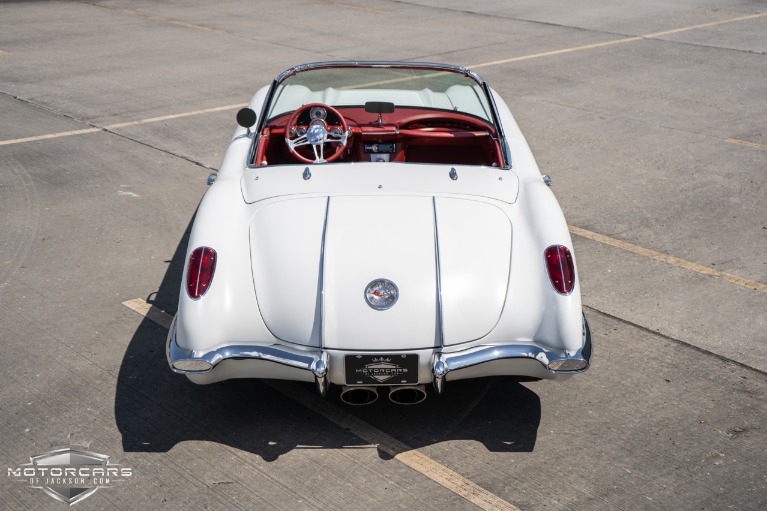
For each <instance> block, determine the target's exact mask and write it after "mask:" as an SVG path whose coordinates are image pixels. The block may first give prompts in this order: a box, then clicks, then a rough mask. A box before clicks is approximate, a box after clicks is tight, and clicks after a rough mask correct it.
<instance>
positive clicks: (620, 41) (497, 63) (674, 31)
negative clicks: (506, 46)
mask: <svg viewBox="0 0 767 511" xmlns="http://www.w3.org/2000/svg"><path fill="white" fill-rule="evenodd" d="M765 16H767V12H762V13H758V14H751V15H749V16H740V17H738V18H729V19H726V20H719V21H712V22H710V23H700V24H698V25H690V26H687V27H680V28H675V29H672V30H664V31H662V32H653V33H652V34H645V35H641V36H635V37H625V38H622V39H613V40H611V41H604V42H601V43H594V44H584V45H583V46H575V47H572V48H563V49H561V50H552V51H546V52H542V53H534V54H532V55H523V56H520V57H512V58H509V59H503V60H493V61H491V62H483V63H481V64H474V65H471V66H467V67H468V68H469V69H479V68H483V67H490V66H500V65H503V64H510V63H512V62H520V61H523V60H530V59H537V58H541V57H551V56H554V55H562V54H565V53H572V52H576V51H583V50H592V49H594V48H602V47H605V46H614V45H616V44H625V43H633V42H636V41H642V40H644V39H654V38H658V37H663V36H666V35H670V34H677V33H679V32H687V31H689V30H697V29H700V28H708V27H715V26H718V25H726V24H728V23H736V22H738V21H745V20H752V19H756V18H763V17H765Z"/></svg>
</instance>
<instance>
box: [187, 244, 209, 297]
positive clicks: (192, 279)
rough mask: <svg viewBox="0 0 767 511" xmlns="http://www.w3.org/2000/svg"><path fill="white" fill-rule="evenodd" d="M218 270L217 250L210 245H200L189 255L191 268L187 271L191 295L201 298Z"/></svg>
mask: <svg viewBox="0 0 767 511" xmlns="http://www.w3.org/2000/svg"><path fill="white" fill-rule="evenodd" d="M215 271H216V251H215V250H213V249H212V248H209V247H199V248H196V249H194V252H192V254H191V255H190V256H189V269H188V270H187V273H186V289H187V291H189V296H191V297H192V298H199V297H201V296H202V295H204V294H205V292H206V291H207V290H208V288H209V287H210V282H211V281H212V280H213V273H214V272H215Z"/></svg>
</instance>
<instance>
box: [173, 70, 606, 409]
mask: <svg viewBox="0 0 767 511" xmlns="http://www.w3.org/2000/svg"><path fill="white" fill-rule="evenodd" d="M410 68H414V69H417V70H419V71H416V72H417V73H422V72H423V71H424V70H425V71H427V72H428V73H429V74H426V75H423V74H419V75H418V77H419V79H422V80H425V81H426V83H428V80H430V79H431V78H430V77H432V76H435V75H436V73H442V74H447V73H456V77H455V79H456V80H457V81H460V80H464V81H465V80H466V79H470V80H473V81H474V82H476V83H472V84H470V85H471V86H467V87H464V86H463V85H460V86H459V85H455V86H450V87H448V89H447V90H445V91H435V90H430V89H417V90H415V89H408V88H407V87H405V88H403V89H402V90H400V89H398V87H400V86H399V85H398V84H397V83H392V84H389V85H384V86H381V85H379V84H377V83H375V82H374V83H373V85H372V86H371V87H367V86H366V84H364V83H363V84H362V85H356V86H354V87H350V88H348V89H346V88H344V87H337V86H333V87H326V88H320V89H318V90H313V89H311V87H309V88H307V87H304V88H303V89H302V88H301V87H303V86H302V85H291V78H292V77H296V76H301V77H303V76H304V75H301V73H317V72H318V71H317V70H328V69H329V70H331V71H330V72H331V73H332V72H336V70H338V69H340V70H342V71H343V72H344V73H347V72H348V73H354V72H356V70H357V69H359V70H361V71H360V72H367V71H364V70H369V69H374V70H381V72H389V71H386V70H390V69H394V70H401V69H404V70H408V69H410ZM339 72H341V71H339ZM458 75H460V76H458ZM305 76H306V77H307V78H306V79H307V80H308V79H309V78H311V77H312V76H313V75H311V74H306V75H305ZM323 76H324V75H323ZM331 76H334V75H331ZM383 76H386V75H383ZM440 76H441V75H440ZM448 76H451V75H448ZM302 79H303V78H302ZM449 79H452V78H450V77H449V78H448V80H449ZM406 80H408V78H407V77H405V78H403V79H402V81H406ZM362 81H363V82H364V80H362ZM383 81H386V80H383ZM389 81H391V82H397V80H396V79H394V80H389ZM381 87H383V88H381ZM472 87H473V88H472ZM304 89H306V90H304ZM310 89H311V90H310ZM481 93H484V94H485V95H486V96H485V97H483V98H481V101H482V103H481V104H480V103H476V98H475V97H471V98H469V97H468V96H466V100H465V101H464V96H465V95H467V94H468V95H471V94H475V95H476V94H481ZM371 101H372V102H390V103H393V104H394V105H396V108H397V111H398V112H399V113H398V114H397V115H400V116H405V115H406V114H407V115H409V113H408V112H413V113H415V112H417V113H419V115H420V116H421V117H424V115H426V114H428V115H432V116H433V117H434V119H431V118H430V119H429V120H428V122H431V123H432V124H424V123H423V122H421V121H419V122H413V123H410V124H408V126H407V127H406V126H404V125H398V124H397V123H396V122H394V123H393V124H391V125H388V124H387V121H386V119H387V115H391V116H394V115H395V114H393V113H390V114H387V113H381V110H384V111H385V112H386V111H388V110H387V107H386V106H384V107H380V106H378V107H377V106H375V104H373V103H369V104H368V102H371ZM461 101H464V102H463V104H465V105H468V106H467V108H466V109H465V110H461V111H458V110H457V108H458V107H457V106H455V105H456V104H459V103H461ZM278 102H280V103H279V105H280V107H279V108H282V107H285V108H287V107H289V108H288V110H291V109H295V108H298V109H299V110H300V108H301V105H305V104H307V103H311V104H314V103H321V104H323V105H328V106H330V108H328V109H325V108H321V109H322V110H327V111H325V117H322V121H323V123H324V124H325V131H326V132H328V133H327V137H325V138H324V139H322V144H317V145H315V146H313V147H312V149H313V150H316V149H318V148H323V149H324V148H327V149H324V150H326V151H332V150H333V145H332V144H331V143H330V142H331V141H334V139H332V138H331V137H332V134H330V131H331V130H330V123H331V122H332V119H334V117H333V112H332V109H333V108H337V112H340V113H341V114H342V115H343V116H344V117H346V116H347V114H346V113H347V112H353V113H354V115H356V118H357V119H359V118H362V117H365V114H363V113H361V112H362V111H361V109H360V108H361V107H359V105H362V104H363V103H364V104H366V108H365V112H368V113H369V114H370V118H369V119H368V118H367V117H365V119H367V121H365V122H352V121H351V120H349V119H347V121H348V124H349V131H348V133H350V136H349V137H348V139H347V138H346V137H345V136H344V135H343V134H341V135H339V133H341V129H340V128H341V121H338V123H339V126H338V128H339V129H337V130H336V132H335V133H336V136H337V137H339V140H340V138H343V142H340V141H339V142H337V145H338V147H337V150H338V152H339V153H340V157H339V158H338V161H336V162H333V163H326V162H324V161H321V160H322V156H321V154H322V151H319V153H318V152H317V151H315V153H314V155H315V156H316V159H317V160H320V161H314V162H312V163H302V162H295V161H290V159H289V157H287V156H284V158H285V160H284V161H277V162H275V161H274V160H275V158H276V159H277V160H280V159H281V158H283V153H286V150H285V149H284V148H283V147H282V145H281V144H284V141H282V140H279V141H278V140H272V139H276V138H279V137H278V136H277V135H273V133H277V132H279V130H280V126H283V128H282V132H283V137H285V136H287V137H288V138H291V137H292V136H293V135H294V134H295V132H296V131H297V132H298V133H300V132H301V131H302V130H303V126H304V125H303V124H300V123H301V122H302V121H301V116H302V115H303V116H306V115H307V114H306V113H305V112H303V111H301V113H300V114H299V115H298V116H297V117H295V122H296V124H295V126H293V127H297V128H298V130H294V129H292V128H291V126H287V125H286V124H285V123H286V122H287V123H290V119H287V120H286V119H285V117H286V115H287V114H285V115H282V116H280V115H277V116H271V117H270V115H269V113H270V112H274V111H275V108H276V109H277V110H276V111H277V112H278V114H279V113H280V112H281V110H279V108H278V107H276V106H275V104H276V103H278ZM401 104H404V105H410V106H408V107H400V105H401ZM291 105H293V106H292V107H291ZM331 105H334V106H331ZM344 105H356V106H357V109H356V110H351V109H345V107H344ZM370 105H373V106H370ZM413 105H421V106H422V107H423V108H422V110H420V109H418V108H417V107H416V106H413ZM478 105H479V106H478ZM249 108H250V109H251V110H253V111H254V112H259V113H260V115H259V120H260V121H261V122H260V123H259V124H258V125H257V127H256V130H255V132H252V131H251V130H250V128H246V127H239V128H238V129H237V130H236V131H235V134H234V137H233V139H232V141H231V143H230V145H229V147H228V149H227V151H226V154H225V156H224V159H223V163H222V165H221V168H220V170H219V172H218V175H217V176H216V178H215V183H214V184H213V185H212V186H211V187H210V189H209V190H208V192H207V193H206V194H205V196H204V198H203V200H202V202H201V203H200V206H199V209H198V211H197V215H196V218H195V220H194V226H193V229H192V231H191V235H190V238H189V248H188V251H187V256H186V267H185V269H184V275H185V280H184V285H182V289H181V293H180V297H179V306H178V313H177V315H176V317H175V319H174V321H173V325H172V328H171V330H170V333H169V336H168V350H167V352H168V361H169V364H170V366H171V368H172V369H173V370H174V371H175V372H178V373H183V374H186V376H187V377H188V378H189V379H190V380H191V381H193V382H195V383H199V384H206V383H213V382H217V381H221V380H225V379H231V378H277V379H288V380H297V381H308V382H311V381H315V382H316V383H317V386H318V388H319V390H320V392H321V393H322V394H323V395H324V394H325V392H326V390H327V388H328V386H329V385H330V384H333V385H339V386H341V387H342V388H343V389H342V390H343V396H345V399H344V400H345V401H347V402H350V403H353V404H363V403H367V402H371V401H373V400H374V399H375V397H376V396H377V392H378V389H379V388H380V387H388V388H390V389H391V390H392V391H393V395H394V396H397V398H396V399H395V398H393V399H394V400H395V401H398V402H403V403H414V402H418V401H420V400H422V399H423V398H424V397H425V396H426V391H425V385H426V384H434V387H435V388H436V391H437V392H439V393H441V392H442V391H443V389H444V387H445V382H446V381H453V380H460V379H465V378H475V377H483V376H494V375H510V376H515V375H516V376H527V377H534V378H555V377H558V376H562V375H571V374H574V373H578V372H583V371H585V370H586V369H587V368H588V365H589V359H590V357H591V339H590V332H589V328H588V324H587V322H586V319H585V316H584V315H583V313H582V306H581V297H580V285H579V282H578V279H577V266H576V265H575V259H574V257H572V258H571V259H570V261H571V265H572V275H571V278H572V283H571V288H570V289H569V292H566V293H562V292H559V291H557V290H556V289H555V287H554V285H553V284H552V278H553V277H551V276H550V274H549V270H548V269H547V262H546V255H545V254H547V252H546V251H547V249H548V248H549V247H565V248H564V250H565V251H567V253H568V254H569V251H572V241H571V239H570V234H569V231H568V228H567V224H566V222H565V219H564V216H563V215H562V211H561V209H560V207H559V205H558V203H557V201H556V199H555V197H554V195H553V193H552V192H551V190H550V188H549V187H548V186H547V183H546V182H545V180H544V176H542V175H541V173H540V171H539V170H538V166H537V164H536V162H535V160H534V158H533V156H532V154H531V152H530V149H529V147H528V145H527V142H526V141H525V138H524V137H523V136H522V133H521V132H520V130H519V127H518V126H517V123H516V122H515V120H514V118H513V116H512V114H511V113H510V112H509V109H508V107H507V106H506V104H505V103H504V102H503V101H502V100H501V99H500V98H499V97H498V96H497V94H495V93H494V92H493V91H492V89H490V88H489V87H487V86H486V85H485V84H484V82H483V81H482V79H481V78H479V77H478V76H477V75H476V74H474V73H471V72H470V71H468V70H465V69H462V68H456V67H453V66H443V65H437V64H405V63H318V64H311V65H305V66H298V67H297V68H292V69H291V70H288V71H286V72H285V73H283V74H282V75H281V76H280V77H279V78H278V79H277V80H275V82H274V83H273V84H272V85H271V86H267V87H264V88H262V89H261V90H259V91H258V93H257V94H256V95H255V96H254V97H253V99H252V101H251V102H250V106H249ZM375 108H379V110H378V111H377V112H376V111H373V112H372V113H371V110H373V109H375ZM388 108H391V107H388ZM408 109H410V110H408ZM472 109H473V110H472ZM288 110H286V111H288ZM403 112H404V113H403ZM288 113H290V112H288ZM443 114H444V115H445V116H447V117H449V118H450V121H449V122H448V121H445V123H444V126H442V125H440V124H439V123H440V122H441V121H440V116H441V115H443ZM459 114H460V115H463V114H466V115H465V116H463V117H461V119H463V118H465V119H469V121H467V122H468V123H469V125H467V126H464V125H463V124H461V123H457V121H455V119H454V117H456V116H458V115H459ZM308 115H309V119H310V121H309V123H308V124H306V127H307V128H309V129H310V128H311V126H312V125H313V123H314V122H315V119H316V118H319V117H320V116H321V115H322V112H320V113H317V114H315V113H314V109H312V111H311V113H309V114H308ZM315 115H316V117H315ZM349 115H351V114H349ZM428 115H427V116H428ZM376 116H377V117H378V119H377V120H375V117H376ZM473 117H477V118H480V117H481V118H482V119H485V120H483V121H481V120H478V121H477V126H474V121H473V120H472V119H473ZM403 118H404V117H403ZM419 118H420V117H419ZM275 119H276V120H275ZM480 121H481V122H480ZM406 122H409V121H406ZM483 123H484V124H483ZM319 124H322V123H319ZM485 124H487V125H488V126H491V127H492V128H491V129H488V130H487V137H486V138H482V137H483V134H482V133H480V131H479V129H478V126H479V127H481V126H484V125H485ZM431 125H436V126H437V127H436V128H430V127H429V126H431ZM456 126H457V127H456ZM467 128H470V129H469V130H467ZM376 129H378V131H376ZM320 131H321V132H322V130H320ZM469 132H471V133H473V135H469ZM323 133H324V132H322V133H321V135H322V134H323ZM344 133H346V132H344ZM419 133H423V134H424V136H425V137H426V138H424V139H423V140H422V139H421V138H419ZM442 134H445V135H444V136H443V135H442ZM270 136H271V138H272V139H270ZM307 136H308V135H307ZM459 137H464V138H472V137H476V138H482V141H481V143H479V142H477V143H474V142H472V141H469V142H470V144H469V145H467V146H466V150H465V151H464V152H455V151H456V149H455V147H451V145H452V144H453V142H456V143H458V144H460V143H462V142H461V141H460V140H459ZM304 138H306V137H300V136H297V137H296V138H295V139H294V140H299V141H302V140H303V139H304ZM445 138H449V139H450V140H447V141H446V140H443V139H445ZM469 142H466V143H469ZM306 144H308V142H307V143H306ZM371 144H377V145H375V146H374V145H371ZM287 145H290V143H288V144H287ZM297 145H301V144H297ZM379 146H380V147H381V148H383V150H385V151H392V152H386V153H377V152H372V153H368V152H367V151H368V150H370V151H378V150H379ZM480 146H481V147H482V148H490V150H485V149H482V150H480ZM307 147H310V145H307ZM461 147H463V146H461ZM495 148H497V150H496V149H495ZM408 151H411V152H412V154H413V155H416V154H425V155H427V156H428V155H434V156H436V157H437V158H438V159H443V158H444V157H449V155H450V154H457V155H462V154H468V153H471V152H472V151H473V152H476V154H478V155H479V154H484V155H488V154H489V155H490V156H489V157H487V158H489V160H492V162H491V163H490V164H467V163H466V162H462V163H455V164H451V163H444V162H442V163H429V162H423V161H419V162H409V161H408V157H409V154H410V153H408ZM451 151H452V152H451ZM482 151H484V153H483V152H482ZM493 151H495V152H493ZM444 153H447V155H448V156H444ZM267 154H268V155H269V158H268V159H269V160H270V161H268V162H267V161H266V160H267ZM303 154H304V155H308V157H309V158H311V156H312V153H309V152H304V153H303ZM318 154H320V156H317V155H318ZM384 154H386V156H383V155H384ZM368 155H370V160H372V161H364V160H365V159H366V158H367V157H368ZM485 157H486V156H482V157H481V158H480V159H481V160H482V161H484V162H485V163H487V162H486V161H485V160H484V158H485ZM390 158H391V159H392V160H395V159H400V160H401V161H389V159H390ZM467 158H468V156H467ZM377 159H380V160H384V161H375V160H377ZM203 247H210V248H211V249H213V250H214V251H215V262H214V271H213V273H212V280H211V281H210V282H209V283H208V284H207V286H209V287H206V291H205V292H204V294H203V295H202V296H200V297H192V296H191V295H190V291H189V290H188V288H187V280H186V279H188V278H189V277H188V273H189V272H190V267H189V265H190V257H192V255H193V252H194V250H196V249H198V248H199V249H202V248H203ZM200 253H203V252H200ZM562 253H564V252H562ZM568 257H570V256H569V255H568ZM193 269H194V271H196V272H198V274H199V270H197V267H196V266H195V267H194V268H193ZM562 271H565V270H562ZM200 278H201V277H200ZM379 279H380V281H379ZM384 281H385V282H384ZM374 282H378V284H375V285H374V284H373V283H374ZM369 284H370V285H372V286H373V287H371V288H370V289H368V288H367V286H368V285H369ZM376 286H378V287H376ZM371 289H372V290H373V291H371ZM381 289H383V291H381ZM366 292H367V293H372V295H369V296H370V299H371V300H372V301H373V302H369V301H368V299H367V298H366V297H367V296H368V295H366ZM373 295H375V296H373ZM380 296H383V297H384V299H386V300H389V299H390V298H391V299H392V300H395V302H394V303H393V304H391V305H387V307H388V308H385V309H382V310H378V309H375V308H374V306H373V305H371V303H374V304H375V305H376V306H378V305H380V303H382V302H380V298H379V297H380ZM376 300H378V301H376ZM413 355H417V358H415V357H413ZM355 357H356V358H357V360H359V361H361V362H357V364H363V365H362V366H359V367H357V366H355V367H356V369H354V371H356V372H357V373H360V374H362V376H360V377H359V378H357V377H356V376H354V375H353V374H351V373H349V372H348V371H347V369H346V366H347V364H353V363H355V362H354V360H352V359H353V358H355ZM406 359H407V360H409V361H410V362H409V364H410V365H409V366H408V367H404V366H400V365H398V364H399V361H400V360H403V361H404V360H406ZM403 363H404V362H403ZM350 367H351V366H350ZM349 371H352V369H349ZM352 372H353V371H352ZM414 372H415V373H417V374H414ZM405 373H408V374H405ZM399 391H407V392H399Z"/></svg>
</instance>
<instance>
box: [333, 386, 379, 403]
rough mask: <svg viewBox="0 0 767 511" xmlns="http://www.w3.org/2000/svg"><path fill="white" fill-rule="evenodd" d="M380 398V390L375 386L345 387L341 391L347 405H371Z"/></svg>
mask: <svg viewBox="0 0 767 511" xmlns="http://www.w3.org/2000/svg"><path fill="white" fill-rule="evenodd" d="M376 399H378V390H377V389H376V388H375V387H344V388H343V390H342V391H341V401H343V402H344V403H346V404H347V405H353V406H362V405H369V404H370V403H373V402H375V400H376Z"/></svg>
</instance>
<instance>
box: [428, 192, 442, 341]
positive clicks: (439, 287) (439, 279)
mask: <svg viewBox="0 0 767 511" xmlns="http://www.w3.org/2000/svg"><path fill="white" fill-rule="evenodd" d="M431 204H432V209H433V211H434V259H435V261H436V267H437V313H438V314H439V318H438V319H439V321H438V322H437V324H438V325H439V347H440V349H441V348H444V347H445V321H444V314H443V312H442V266H441V265H440V263H439V228H438V227H437V198H436V197H432V198H431Z"/></svg>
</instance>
